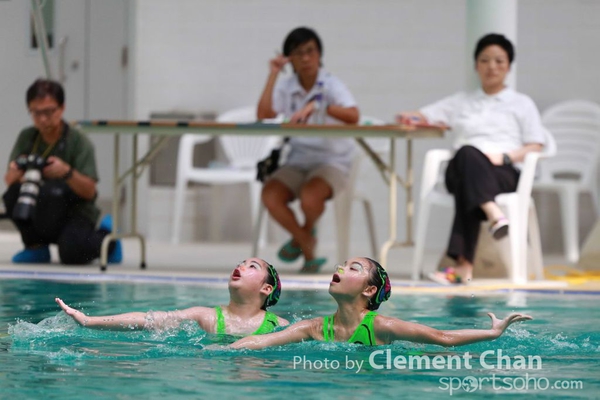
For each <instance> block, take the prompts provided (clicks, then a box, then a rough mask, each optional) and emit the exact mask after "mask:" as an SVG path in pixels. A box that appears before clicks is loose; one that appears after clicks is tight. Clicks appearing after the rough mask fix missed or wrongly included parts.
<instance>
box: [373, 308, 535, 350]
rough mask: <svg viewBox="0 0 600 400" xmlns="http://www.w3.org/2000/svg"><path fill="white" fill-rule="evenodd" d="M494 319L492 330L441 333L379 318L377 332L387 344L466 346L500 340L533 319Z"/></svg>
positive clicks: (411, 323) (523, 316)
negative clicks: (408, 342)
mask: <svg viewBox="0 0 600 400" xmlns="http://www.w3.org/2000/svg"><path fill="white" fill-rule="evenodd" d="M488 316H489V317H490V318H491V319H492V327H491V328H490V329H458V330H448V331H441V330H438V329H434V328H431V327H429V326H426V325H421V324H416V323H413V322H407V321H402V320H399V319H396V318H389V317H382V318H381V319H380V318H379V317H378V318H377V319H376V325H375V331H376V332H377V335H378V336H380V337H381V339H382V341H383V342H385V343H390V342H393V341H394V340H408V341H410V342H416V343H429V344H437V345H440V346H446V347H449V346H462V345H465V344H470V343H476V342H482V341H487V340H494V339H496V338H498V337H499V336H500V335H502V333H503V332H504V331H505V330H506V328H508V327H509V326H510V325H511V324H513V323H515V322H520V321H528V320H531V319H533V318H532V317H530V316H529V315H525V314H519V313H513V314H510V315H509V316H508V317H506V318H504V319H503V320H499V319H498V318H496V316H495V315H494V314H493V313H488Z"/></svg>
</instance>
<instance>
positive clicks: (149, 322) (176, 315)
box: [55, 297, 212, 331]
mask: <svg viewBox="0 0 600 400" xmlns="http://www.w3.org/2000/svg"><path fill="white" fill-rule="evenodd" d="M55 301H56V303H58V305H59V306H60V308H62V309H63V311H64V312H65V314H67V315H68V316H70V317H71V318H73V320H75V322H77V323H78V324H79V325H81V326H85V327H86V328H93V329H108V330H123V331H129V330H139V329H161V328H171V327H176V326H178V325H179V324H180V323H181V321H183V320H193V321H197V322H198V323H199V324H200V326H201V327H203V325H204V322H205V320H207V319H208V317H209V315H208V314H209V313H210V312H212V310H211V309H209V308H205V307H192V308H188V309H185V310H180V311H179V310H178V311H153V312H147V313H146V312H130V313H125V314H118V315H105V316H100V317H91V316H88V315H85V314H84V313H82V312H81V311H79V310H76V309H74V308H72V307H69V306H68V305H66V304H65V303H64V302H63V301H62V300H61V299H59V298H58V297H57V298H56V299H55Z"/></svg>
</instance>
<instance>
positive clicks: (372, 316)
mask: <svg viewBox="0 0 600 400" xmlns="http://www.w3.org/2000/svg"><path fill="white" fill-rule="evenodd" d="M390 293H391V285H390V279H389V278H388V274H387V272H386V271H385V269H383V267H382V266H381V265H379V263H378V262H377V261H374V260H371V259H370V258H364V257H358V258H353V259H350V260H348V261H346V263H345V264H344V265H337V266H336V272H335V273H334V274H333V278H332V279H331V283H330V284H329V294H331V296H332V297H333V298H334V299H335V301H336V302H337V304H338V309H337V311H336V313H335V314H333V315H332V316H329V317H324V318H323V317H321V318H314V319H310V320H304V321H300V322H297V323H295V324H293V325H291V326H289V327H288V328H286V329H285V330H282V331H279V332H274V333H270V334H268V335H262V336H251V337H246V338H243V339H240V340H238V341H237V342H235V343H233V344H232V345H231V346H232V347H234V348H249V349H261V348H264V347H269V346H280V345H283V344H287V343H295V342H301V341H305V340H319V341H326V342H334V341H335V342H351V343H359V344H363V345H369V346H370V345H382V344H389V343H391V342H393V341H395V340H407V341H410V342H416V343H430V344H437V345H441V346H461V345H465V344H469V343H475V342H481V341H486V340H493V339H496V338H497V337H499V336H500V335H502V333H503V332H504V331H505V330H506V328H508V326H509V325H510V324H512V323H514V322H519V321H526V320H530V319H531V317H530V316H528V315H524V314H517V313H514V314H510V315H509V316H508V317H506V318H504V319H503V320H499V319H497V318H496V316H495V315H494V314H492V313H489V314H488V315H489V316H490V318H491V319H492V327H491V328H490V329H460V330H449V331H440V330H437V329H434V328H431V327H428V326H425V325H420V324H417V323H414V322H407V321H402V320H400V319H397V318H391V317H384V316H383V315H379V314H377V313H376V312H375V310H377V309H378V308H379V305H380V304H381V303H383V302H384V301H386V300H387V299H388V298H389V297H390Z"/></svg>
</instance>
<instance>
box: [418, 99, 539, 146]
mask: <svg viewBox="0 0 600 400" xmlns="http://www.w3.org/2000/svg"><path fill="white" fill-rule="evenodd" d="M419 111H420V112H421V113H422V114H423V115H424V116H425V117H426V118H427V120H428V121H429V122H431V123H443V124H445V125H448V126H449V127H450V128H451V130H452V132H453V133H454V134H455V138H454V149H455V150H457V149H459V148H460V147H462V146H465V145H471V146H474V147H476V148H478V149H479V150H481V151H482V152H483V153H508V152H510V151H512V150H516V149H518V148H521V147H523V145H525V144H530V143H539V144H542V145H544V144H545V143H546V136H547V133H546V128H544V126H543V125H542V122H541V119H540V113H539V111H538V109H537V107H536V106H535V103H534V102H533V100H531V98H529V96H526V95H524V94H522V93H518V92H516V91H514V90H512V89H510V88H505V89H503V90H502V91H500V92H498V93H496V94H494V95H487V94H485V92H483V90H481V89H479V90H477V91H475V92H472V93H464V92H462V93H458V94H455V95H453V96H450V97H446V98H444V99H442V100H440V101H438V102H435V103H433V104H431V105H428V106H426V107H423V108H422V109H421V110H419Z"/></svg>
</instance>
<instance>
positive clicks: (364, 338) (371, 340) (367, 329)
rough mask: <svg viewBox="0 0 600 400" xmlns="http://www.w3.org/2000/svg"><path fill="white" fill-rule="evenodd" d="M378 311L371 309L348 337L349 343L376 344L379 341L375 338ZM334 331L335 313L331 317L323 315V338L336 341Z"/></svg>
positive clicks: (327, 340)
mask: <svg viewBox="0 0 600 400" xmlns="http://www.w3.org/2000/svg"><path fill="white" fill-rule="evenodd" d="M376 316H377V313H376V312H375V311H369V312H368V313H367V314H365V316H364V318H363V320H362V321H361V323H360V324H359V325H358V326H357V327H356V330H355V331H354V333H353V334H352V336H351V337H350V339H348V343H357V344H364V345H367V346H375V345H376V344H377V341H376V340H375V328H374V327H373V324H374V323H375V317H376ZM334 336H335V334H334V331H333V315H332V316H331V317H323V340H324V341H326V342H333V341H334Z"/></svg>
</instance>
